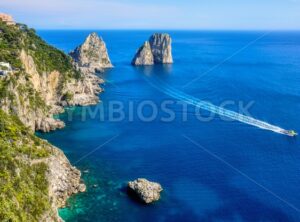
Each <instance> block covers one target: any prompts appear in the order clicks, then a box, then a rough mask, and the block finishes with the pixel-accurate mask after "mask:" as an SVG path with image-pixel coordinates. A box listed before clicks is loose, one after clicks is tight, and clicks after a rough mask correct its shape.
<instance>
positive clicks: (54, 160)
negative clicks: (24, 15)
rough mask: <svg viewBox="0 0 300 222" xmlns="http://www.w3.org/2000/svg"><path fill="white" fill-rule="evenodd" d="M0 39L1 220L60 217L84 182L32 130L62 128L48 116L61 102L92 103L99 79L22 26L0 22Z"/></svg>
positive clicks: (58, 110) (51, 218) (73, 103)
mask: <svg viewBox="0 0 300 222" xmlns="http://www.w3.org/2000/svg"><path fill="white" fill-rule="evenodd" d="M0 40H1V41H0V62H5V63H9V65H11V67H12V71H11V72H10V73H8V74H6V75H1V76H0V108H1V109H0V132H1V133H0V154H1V155H0V163H1V164H0V172H1V180H0V190H1V197H0V206H1V207H0V221H61V219H60V218H59V216H58V214H57V209H58V208H60V207H63V206H64V205H65V203H66V200H67V198H68V197H69V196H70V195H72V194H75V193H78V192H83V191H84V190H85V186H84V184H82V183H81V181H80V176H81V175H80V171H78V170H77V169H76V168H75V167H73V166H72V165H71V164H70V163H69V161H68V160H67V158H66V157H65V155H64V154H63V153H62V152H61V151H60V150H59V149H57V148H55V147H53V146H52V145H50V144H49V143H47V142H46V141H43V140H41V139H38V138H37V137H35V136H34V135H33V133H34V131H35V130H41V131H44V132H48V131H50V130H55V129H57V128H62V127H64V123H63V122H61V121H60V120H56V119H54V118H53V114H57V113H60V112H63V107H64V106H67V105H90V104H96V103H97V102H98V101H99V99H98V96H97V95H98V94H99V93H100V92H101V88H100V87H99V84H100V83H102V82H103V81H102V80H101V79H99V78H98V77H97V76H96V75H95V74H94V73H92V72H87V73H81V72H80V69H77V68H76V66H75V65H74V63H73V61H72V59H71V57H69V56H67V55H65V54H64V53H63V52H61V51H59V50H57V49H55V48H53V47H51V46H49V45H48V44H47V43H45V42H44V41H43V40H42V39H40V38H39V37H38V36H37V35H36V34H35V32H34V30H32V29H29V28H27V27H26V26H25V25H15V26H9V25H7V24H5V23H3V22H1V21H0ZM30 129H31V130H30Z"/></svg>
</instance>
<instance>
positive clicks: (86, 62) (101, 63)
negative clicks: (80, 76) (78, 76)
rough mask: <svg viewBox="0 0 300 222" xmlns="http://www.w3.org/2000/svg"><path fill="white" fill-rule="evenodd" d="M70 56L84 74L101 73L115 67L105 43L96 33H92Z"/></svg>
mask: <svg viewBox="0 0 300 222" xmlns="http://www.w3.org/2000/svg"><path fill="white" fill-rule="evenodd" d="M70 55H71V56H72V58H73V59H74V61H75V63H76V65H77V66H78V68H79V69H80V70H81V71H82V72H99V71H103V69H105V68H112V67H113V65H112V64H111V62H110V59H109V56H108V52H107V49H106V44H105V42H104V41H103V39H102V38H101V37H99V36H98V35H97V33H95V32H93V33H91V34H90V35H89V36H88V37H87V38H86V40H85V42H84V43H83V44H82V45H80V46H78V47H77V48H76V49H75V50H74V51H72V52H71V53H70Z"/></svg>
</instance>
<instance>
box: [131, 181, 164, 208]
mask: <svg viewBox="0 0 300 222" xmlns="http://www.w3.org/2000/svg"><path fill="white" fill-rule="evenodd" d="M128 189H129V191H130V192H133V193H134V194H135V195H137V196H138V197H139V198H140V199H141V200H142V201H143V202H144V203H146V204H150V203H152V202H155V201H158V200H159V199H160V192H161V191H162V190H163V189H162V187H161V185H160V184H159V183H155V182H150V181H148V180H147V179H144V178H139V179H137V180H134V181H130V182H129V183H128Z"/></svg>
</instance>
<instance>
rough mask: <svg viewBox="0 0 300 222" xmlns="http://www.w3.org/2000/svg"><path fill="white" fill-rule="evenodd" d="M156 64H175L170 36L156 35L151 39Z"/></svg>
mask: <svg viewBox="0 0 300 222" xmlns="http://www.w3.org/2000/svg"><path fill="white" fill-rule="evenodd" d="M149 42H150V45H151V49H152V54H153V57H154V62H155V63H161V64H169V63H173V58H172V47H171V43H172V40H171V37H170V35H168V34H154V35H152V36H151V37H150V39H149Z"/></svg>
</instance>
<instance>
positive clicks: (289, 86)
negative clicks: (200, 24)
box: [37, 30, 300, 222]
mask: <svg viewBox="0 0 300 222" xmlns="http://www.w3.org/2000/svg"><path fill="white" fill-rule="evenodd" d="M93 31H95V32H97V33H98V34H99V35H100V36H102V38H103V40H104V41H105V42H106V46H107V49H108V53H109V56H110V59H111V61H112V64H113V65H114V68H112V69H109V70H106V71H105V72H104V73H100V74H98V75H99V76H100V77H101V78H103V79H104V80H105V83H104V84H102V88H103V89H104V92H103V93H101V94H100V95H99V97H100V100H101V102H100V103H99V104H98V105H95V106H89V107H69V108H67V109H66V112H65V113H64V114H61V115H59V116H57V117H56V118H60V119H62V120H63V121H65V123H66V127H65V128H64V129H62V130H57V131H55V132H51V133H47V134H41V133H38V134H37V135H38V136H40V137H41V138H43V139H46V140H48V141H49V142H50V143H52V144H54V145H55V146H57V147H59V148H60V149H62V150H63V151H64V153H65V154H66V156H67V157H68V159H69V160H70V162H71V163H72V164H73V165H74V166H76V167H77V168H78V169H80V170H81V172H82V179H83V181H84V183H85V184H86V185H87V191H86V192H85V193H80V194H77V195H74V196H72V197H71V198H70V199H69V201H68V204H67V206H66V208H63V209H60V210H59V215H60V216H61V217H62V218H63V219H64V220H65V221H67V222H71V221H72V222H73V221H80V222H81V221H82V222H84V221H86V222H98V221H106V222H110V221H120V222H123V221H124V222H127V221H130V222H131V221H132V222H135V221H144V222H160V221H161V222H181V221H184V222H194V221H201V222H202V221H249V222H253V221H261V222H262V221H284V222H287V221H300V142H299V138H298V137H289V136H286V135H282V134H279V133H276V132H273V131H269V130H265V129H261V128H259V127H256V126H253V125H249V124H245V123H243V122H240V121H237V120H232V119H230V118H227V117H224V116H223V115H219V114H218V112H216V111H215V110H214V112H210V111H209V110H202V109H201V107H197V106H194V105H192V104H191V103H189V104H187V103H186V101H184V99H182V98H183V97H176V95H188V96H189V97H188V98H189V99H191V98H197V99H198V100H201V101H206V102H209V103H211V104H213V105H215V106H218V107H222V108H225V109H227V110H231V111H235V112H238V113H241V114H243V115H247V116H251V117H253V118H255V119H257V120H261V121H264V122H266V123H269V124H272V125H274V126H278V127H280V128H282V129H286V130H295V131H300V118H299V114H300V32H297V31H267V32H264V31H172V30H165V31H164V32H167V33H169V34H170V35H171V37H172V52H173V59H174V64H171V65H154V66H147V67H133V66H132V65H131V60H132V59H133V57H134V55H135V52H136V51H137V49H138V48H139V47H140V46H141V45H142V44H143V43H144V41H146V40H148V39H149V37H150V36H151V34H153V33H155V32H161V31H155V30H144V31H135V30H119V31H117V30H103V31H102V30H74V31H72V30H39V31H38V34H39V35H40V36H41V37H42V38H43V39H44V40H45V41H46V42H48V43H49V44H51V45H53V46H55V47H57V48H59V49H60V50H62V51H64V52H66V53H69V52H70V51H72V50H73V49H74V48H75V47H76V46H78V45H80V44H81V43H82V42H83V41H84V40H85V38H86V37H87V35H88V34H89V33H91V32H93ZM170 88H171V89H170ZM170 91H171V92H176V93H170ZM173 95H175V96H173ZM137 178H147V179H148V180H150V181H154V182H159V183H160V184H161V185H162V187H163V192H162V193H161V199H160V200H159V201H158V202H155V203H153V204H150V205H145V204H142V203H140V202H139V201H137V200H136V199H135V198H132V197H131V196H129V195H128V194H127V189H126V186H127V183H128V181H132V180H135V179H137Z"/></svg>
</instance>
